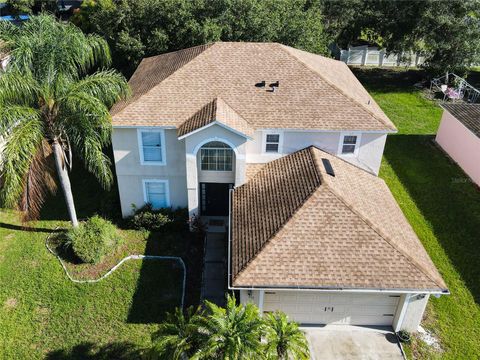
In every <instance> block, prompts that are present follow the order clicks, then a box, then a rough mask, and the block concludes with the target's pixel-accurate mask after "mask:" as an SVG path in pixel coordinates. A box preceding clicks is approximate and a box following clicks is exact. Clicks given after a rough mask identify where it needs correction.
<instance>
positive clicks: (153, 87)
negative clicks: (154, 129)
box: [112, 42, 216, 117]
mask: <svg viewBox="0 0 480 360" xmlns="http://www.w3.org/2000/svg"><path fill="white" fill-rule="evenodd" d="M215 44H216V42H210V43H207V44H203V45H197V46H192V47H189V48H186V49H180V50H177V51H171V52H167V53H163V54H160V55H155V56H150V57H148V58H143V59H142V61H140V64H141V63H142V62H144V61H145V60H146V59H152V58H155V57H160V56H163V55H167V54H172V53H173V54H175V53H180V52H182V51H187V50H191V49H197V48H201V47H205V50H203V51H202V52H199V53H198V54H197V55H195V56H194V57H193V58H191V59H190V60H188V61H187V62H186V63H185V64H183V65H181V66H180V67H179V68H178V69H176V70H174V71H173V72H172V73H171V74H169V75H168V76H167V77H166V78H165V79H163V80H162V81H160V82H159V83H157V84H155V85H154V86H152V87H151V88H150V89H149V90H148V91H147V92H145V93H143V94H142V95H140V96H139V97H138V98H136V99H135V100H134V101H133V102H131V103H128V104H126V105H125V106H124V107H123V108H122V109H121V110H120V111H118V112H117V113H115V114H113V115H112V117H115V116H118V115H120V114H121V113H122V112H123V111H124V110H125V109H126V108H128V107H129V106H130V105H133V104H135V103H136V102H138V101H139V100H140V99H141V98H143V97H145V95H148V94H149V93H150V92H151V91H152V90H153V89H155V88H156V87H157V86H159V85H160V84H161V83H163V82H164V81H165V80H167V79H169V78H170V77H172V76H173V75H174V74H175V73H176V72H177V71H178V70H180V69H183V68H184V67H185V66H186V65H188V64H190V63H191V62H192V61H193V60H196V59H198V57H199V56H200V55H203V54H204V53H205V52H206V51H208V50H210V49H211V48H212V47H213V46H214V45H215ZM140 64H138V66H137V68H136V70H135V72H136V71H137V70H138V69H139V68H140ZM135 72H134V73H133V75H135ZM133 75H132V77H133ZM132 77H130V79H131V78H132ZM130 79H129V81H130ZM114 106H115V104H114ZM112 108H113V107H112Z"/></svg>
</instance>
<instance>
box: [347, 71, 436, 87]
mask: <svg viewBox="0 0 480 360" xmlns="http://www.w3.org/2000/svg"><path fill="white" fill-rule="evenodd" d="M351 70H352V72H353V73H354V74H355V76H356V77H357V78H358V80H359V81H360V82H361V83H362V85H363V86H365V87H366V88H368V90H369V91H381V92H385V91H388V92H415V91H418V90H419V89H418V88H415V87H414V85H415V84H416V83H419V82H425V84H427V83H428V85H429V84H430V83H429V82H428V79H429V77H428V74H427V73H426V72H425V71H423V70H419V69H408V70H407V69H405V68H398V69H387V68H365V67H362V68H360V67H352V68H351Z"/></svg>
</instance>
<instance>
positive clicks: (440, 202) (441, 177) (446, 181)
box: [384, 135, 480, 304]
mask: <svg viewBox="0 0 480 360" xmlns="http://www.w3.org/2000/svg"><path fill="white" fill-rule="evenodd" d="M384 156H385V158H386V160H387V161H388V163H389V164H390V166H391V167H392V169H393V171H394V172H395V174H396V175H397V176H398V178H399V180H400V181H401V183H402V185H403V186H404V187H405V188H406V190H407V191H408V193H409V194H410V196H411V197H412V199H413V201H414V202H415V204H416V205H417V207H418V208H419V210H420V211H421V213H422V215H423V216H424V217H425V219H426V220H427V222H428V223H429V224H431V227H432V229H433V232H434V234H435V236H436V237H437V239H438V241H439V243H440V245H441V246H442V248H443V249H444V251H445V252H446V254H447V256H448V257H449V259H450V261H451V262H452V264H453V265H454V266H455V268H456V269H457V271H458V272H459V273H460V275H461V277H462V279H463V281H464V282H465V283H466V285H467V286H468V288H469V289H470V291H471V293H472V294H473V296H474V298H475V301H476V302H477V304H480V282H479V281H478V279H480V267H479V266H478V259H479V258H480V242H479V240H480V236H479V229H480V189H479V187H477V186H476V185H475V184H474V183H473V182H472V181H471V180H470V178H468V176H467V175H466V174H465V173H464V172H463V171H462V170H461V169H460V168H459V166H458V165H457V164H455V163H454V162H453V161H452V160H451V159H450V158H448V157H447V156H446V155H445V153H443V151H442V150H441V149H440V148H439V147H438V145H436V143H435V142H434V136H428V135H393V136H389V137H388V141H387V145H386V148H385V152H384Z"/></svg>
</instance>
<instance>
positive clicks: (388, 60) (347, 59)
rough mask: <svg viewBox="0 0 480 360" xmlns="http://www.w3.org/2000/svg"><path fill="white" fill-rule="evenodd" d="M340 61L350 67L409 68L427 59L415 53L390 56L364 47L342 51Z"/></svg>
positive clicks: (373, 48)
mask: <svg viewBox="0 0 480 360" xmlns="http://www.w3.org/2000/svg"><path fill="white" fill-rule="evenodd" d="M340 60H341V61H343V62H344V63H346V64H348V65H361V66H407V67H409V66H419V65H421V64H423V62H424V61H425V57H424V56H422V55H421V54H418V53H413V52H402V53H400V54H392V53H390V54H388V53H387V52H386V51H385V50H379V49H378V48H377V47H369V46H366V45H364V46H356V47H350V48H348V50H340Z"/></svg>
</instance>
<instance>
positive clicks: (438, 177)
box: [357, 69, 480, 359]
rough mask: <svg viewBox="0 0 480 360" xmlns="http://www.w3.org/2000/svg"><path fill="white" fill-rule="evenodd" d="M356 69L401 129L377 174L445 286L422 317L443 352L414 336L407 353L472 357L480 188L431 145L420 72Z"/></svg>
mask: <svg viewBox="0 0 480 360" xmlns="http://www.w3.org/2000/svg"><path fill="white" fill-rule="evenodd" d="M358 73H360V76H359V77H360V79H361V81H363V82H364V84H365V85H366V87H367V88H368V89H369V90H370V91H371V93H372V95H373V97H374V98H375V100H377V101H378V103H379V104H380V106H381V107H382V108H383V110H384V111H385V113H386V114H387V115H388V116H389V117H390V118H391V119H392V120H393V121H394V122H395V124H396V125H397V127H398V128H399V133H400V134H399V135H392V136H389V138H388V140H387V145H386V148H385V153H384V159H383V163H382V168H381V171H380V176H381V177H382V178H383V179H385V181H386V183H387V184H388V186H389V187H390V189H391V191H392V193H393V195H394V196H395V198H396V200H397V201H398V203H399V205H400V207H401V208H402V210H403V212H404V213H405V215H406V217H407V218H408V220H409V221H410V223H411V225H412V226H413V228H414V230H415V232H416V233H417V235H418V237H419V238H420V240H421V241H422V243H423V245H424V246H425V248H426V250H427V252H428V253H429V254H430V257H431V258H432V260H433V262H434V263H435V264H436V266H437V268H438V269H439V271H440V273H441V274H442V276H443V278H444V279H445V281H446V283H447V285H448V287H449V290H450V292H451V295H450V296H442V297H441V298H440V299H435V298H433V299H432V300H431V301H430V302H429V305H428V307H427V312H426V319H425V320H424V323H423V325H424V326H425V327H426V328H428V329H429V330H431V331H432V332H434V333H435V334H436V335H437V337H438V338H439V339H440V341H441V345H442V347H443V352H440V353H437V352H435V351H434V350H433V349H431V348H429V347H427V346H426V345H424V344H423V343H422V342H421V341H419V340H418V339H416V338H414V341H413V343H412V345H411V346H409V347H406V350H407V353H408V354H409V356H410V357H415V358H417V359H427V358H442V359H478V358H479V356H480V341H479V337H480V266H479V259H480V243H479V241H480V235H479V234H480V230H479V229H480V189H479V188H478V187H477V186H475V185H474V184H473V183H472V182H471V181H470V179H469V178H468V177H467V176H466V175H465V174H464V173H463V171H462V170H461V169H460V168H459V167H458V166H457V165H456V164H454V163H453V162H452V161H451V160H450V159H449V158H448V157H446V156H445V154H444V153H443V152H442V151H441V150H440V149H439V148H438V147H437V145H436V144H435V143H434V136H432V135H426V134H430V133H434V132H436V128H437V127H438V122H439V118H440V115H441V111H440V109H439V108H438V106H437V105H436V104H435V103H434V102H432V101H429V100H425V99H424V98H423V97H422V95H421V92H420V91H419V90H416V89H415V88H414V87H413V84H414V83H415V82H417V81H418V80H419V79H421V78H422V73H420V72H416V71H408V72H399V71H394V72H389V71H385V70H379V69H372V70H363V71H358V70H357V74H358ZM370 74H371V76H370ZM382 78H383V81H382V80H381V79H382ZM402 106H403V107H404V109H403V111H402V108H401V107H402Z"/></svg>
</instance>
